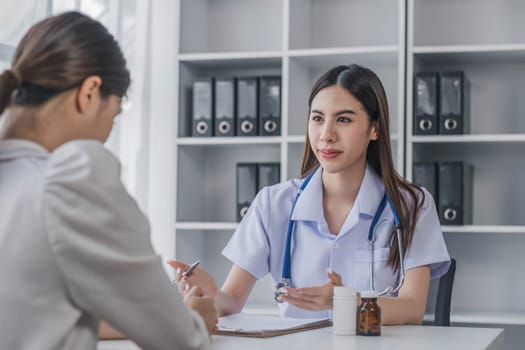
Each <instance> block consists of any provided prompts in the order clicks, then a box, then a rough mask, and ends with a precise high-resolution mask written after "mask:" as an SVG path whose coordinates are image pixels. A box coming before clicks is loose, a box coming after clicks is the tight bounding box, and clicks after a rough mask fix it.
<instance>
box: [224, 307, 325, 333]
mask: <svg viewBox="0 0 525 350" xmlns="http://www.w3.org/2000/svg"><path fill="white" fill-rule="evenodd" d="M330 326H332V321H331V320H330V319H327V318H308V319H301V318H288V317H280V316H276V315H258V314H249V313H243V312H241V313H238V314H233V315H229V316H224V317H219V327H218V330H217V332H216V333H215V334H217V335H229V336H237V337H251V338H269V337H275V336H279V335H285V334H291V333H297V332H303V331H308V330H311V329H317V328H323V327H330Z"/></svg>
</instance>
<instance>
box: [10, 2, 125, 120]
mask: <svg viewBox="0 0 525 350" xmlns="http://www.w3.org/2000/svg"><path fill="white" fill-rule="evenodd" d="M93 75H96V76H99V77H100V78H101V80H102V85H101V94H102V96H103V97H107V96H109V95H117V96H119V97H122V96H123V95H124V94H125V93H126V90H127V89H128V87H129V84H130V76H129V71H128V70H127V68H126V61H125V59H124V55H123V54H122V51H121V50H120V47H119V46H118V44H117V42H116V41H115V39H114V38H113V36H112V35H111V34H110V33H109V32H108V31H107V29H106V28H105V27H104V26H103V25H102V24H101V23H100V22H97V21H95V20H93V19H91V18H89V17H87V16H85V15H83V14H81V13H78V12H66V13H63V14H61V15H57V16H53V17H49V18H47V19H44V20H43V21H41V22H39V23H37V24H35V25H34V26H33V27H31V29H30V30H29V31H28V32H27V33H26V35H25V36H24V37H23V38H22V40H21V41H20V44H19V45H18V47H17V49H16V51H15V55H14V58H13V61H12V63H11V69H9V70H6V71H4V72H3V73H2V74H1V75H0V115H1V114H2V113H3V112H4V110H5V109H6V108H7V107H8V106H9V105H20V106H36V105H39V104H41V103H43V102H45V101H47V100H49V99H50V98H51V97H53V96H55V95H57V94H59V93H60V92H63V91H65V90H68V89H71V88H74V87H77V86H80V85H81V84H82V82H83V81H84V80H85V79H86V78H87V77H89V76H93Z"/></svg>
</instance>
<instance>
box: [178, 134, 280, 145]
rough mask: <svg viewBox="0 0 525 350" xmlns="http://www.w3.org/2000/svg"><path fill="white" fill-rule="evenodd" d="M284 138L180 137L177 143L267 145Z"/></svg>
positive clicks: (276, 142)
mask: <svg viewBox="0 0 525 350" xmlns="http://www.w3.org/2000/svg"><path fill="white" fill-rule="evenodd" d="M282 140H283V138H282V137H280V136H254V137H241V136H235V137H179V138H178V139H177V144H178V145H181V146H202V145H206V146H222V145H228V146H231V145H267V144H279V143H281V142H282Z"/></svg>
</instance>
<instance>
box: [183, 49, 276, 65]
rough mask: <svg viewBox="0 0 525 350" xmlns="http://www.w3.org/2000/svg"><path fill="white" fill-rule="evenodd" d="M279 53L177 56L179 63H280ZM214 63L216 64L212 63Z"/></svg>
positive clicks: (192, 54) (215, 53)
mask: <svg viewBox="0 0 525 350" xmlns="http://www.w3.org/2000/svg"><path fill="white" fill-rule="evenodd" d="M281 57H282V52H281V51H257V52H250V51H247V52H210V53H185V54H180V55H179V60H180V61H181V62H197V63H198V62H202V63H205V62H209V61H236V63H242V62H243V61H253V60H255V61H280V60H281ZM213 63H216V62H213Z"/></svg>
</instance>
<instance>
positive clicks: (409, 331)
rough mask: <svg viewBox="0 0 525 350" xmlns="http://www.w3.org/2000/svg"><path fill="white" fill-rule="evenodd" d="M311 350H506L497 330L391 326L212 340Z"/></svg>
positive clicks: (237, 346)
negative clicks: (350, 332) (362, 332)
mask: <svg viewBox="0 0 525 350" xmlns="http://www.w3.org/2000/svg"><path fill="white" fill-rule="evenodd" d="M283 345H286V346H285V347H284V348H285V349H287V350H308V349H333V350H343V349H344V350H351V349H385V350H396V349H399V350H412V349H414V350H420V349H426V350H433V349H436V350H437V349H439V350H443V349H444V350H455V349H472V350H475V349H488V350H501V349H502V348H503V330H502V329H495V328H467V327H433V326H390V327H383V328H382V335H381V336H380V337H363V336H335V335H333V334H332V328H331V327H329V328H321V329H316V330H312V331H308V332H300V333H294V334H288V335H283V336H279V337H273V338H265V339H257V338H242V337H228V336H217V335H214V336H213V337H212V349H213V350H245V349H250V350H268V349H282V348H283ZM137 349H139V348H138V347H137V346H136V345H135V344H133V343H132V342H130V341H101V342H99V345H98V350H137Z"/></svg>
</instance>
